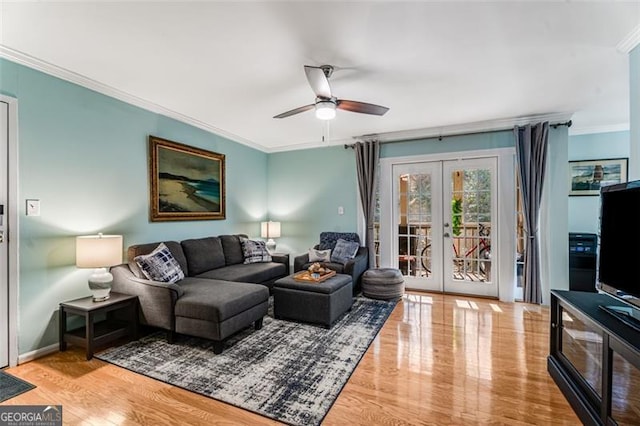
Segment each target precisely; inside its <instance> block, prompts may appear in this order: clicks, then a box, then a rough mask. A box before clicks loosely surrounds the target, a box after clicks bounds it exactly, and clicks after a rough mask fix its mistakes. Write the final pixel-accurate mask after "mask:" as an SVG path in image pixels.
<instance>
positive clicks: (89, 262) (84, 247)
mask: <svg viewBox="0 0 640 426" xmlns="http://www.w3.org/2000/svg"><path fill="white" fill-rule="evenodd" d="M120 263H122V235H102V234H98V235H86V236H82V237H76V266H77V267H78V268H106V267H108V266H114V265H118V264H120Z"/></svg>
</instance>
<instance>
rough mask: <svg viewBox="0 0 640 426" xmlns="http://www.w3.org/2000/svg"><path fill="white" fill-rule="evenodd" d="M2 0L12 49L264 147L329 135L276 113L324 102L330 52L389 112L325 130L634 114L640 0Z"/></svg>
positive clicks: (350, 82)
mask: <svg viewBox="0 0 640 426" xmlns="http://www.w3.org/2000/svg"><path fill="white" fill-rule="evenodd" d="M0 8H1V9H0V31H1V32H0V44H1V45H2V49H3V50H0V53H1V54H3V56H5V57H9V58H11V57H20V58H22V59H23V60H25V61H26V62H27V63H28V62H29V61H31V62H34V63H38V64H40V67H41V68H43V69H55V68H56V67H60V68H62V69H64V70H68V71H71V72H73V73H75V74H73V75H72V74H69V73H67V75H71V76H72V78H71V79H75V80H77V81H81V80H82V79H83V78H87V79H91V80H93V81H88V80H85V81H88V85H90V86H94V88H97V89H98V90H101V91H103V92H107V93H109V92H110V91H111V92H113V93H115V94H116V95H119V97H120V98H123V99H132V100H133V101H134V103H138V104H142V105H152V104H153V105H155V106H156V107H157V108H156V109H158V110H160V111H163V112H164V113H167V111H172V112H170V113H167V114H168V115H173V116H179V117H182V118H183V119H184V120H186V121H188V122H192V123H195V124H196V125H199V126H200V127H204V128H208V129H214V130H215V131H218V132H219V133H222V134H223V135H225V136H227V137H231V138H232V139H234V140H237V141H239V142H242V143H247V144H249V145H252V146H256V147H258V148H260V149H262V150H264V151H267V152H273V151H279V150H286V149H296V148H301V147H309V146H318V145H321V144H322V142H321V138H322V135H323V133H324V132H326V131H327V129H325V128H323V126H322V122H320V121H319V120H317V119H316V118H315V117H314V114H313V112H312V111H310V112H306V113H302V114H299V115H296V116H293V117H289V118H285V119H273V118H272V117H273V116H274V115H276V114H279V113H281V112H284V111H287V110H290V109H293V108H295V107H298V106H302V105H306V104H310V103H312V102H313V101H314V94H313V92H312V91H311V89H310V87H309V85H308V84H307V81H306V78H305V74H304V71H303V65H316V66H317V65H322V64H331V65H334V66H335V67H336V71H335V72H334V75H333V77H332V78H331V80H330V82H331V85H332V89H333V93H334V95H336V96H338V97H339V98H345V99H352V100H359V101H364V102H370V103H374V104H380V105H384V106H387V107H389V108H390V111H389V112H388V113H387V114H386V115H385V116H382V117H378V116H368V115H363V114H354V113H350V112H346V111H338V115H337V117H336V119H335V120H333V121H331V123H330V128H329V129H328V136H329V140H330V141H329V143H341V142H344V141H346V140H351V138H353V137H355V136H359V135H363V134H372V133H389V132H401V131H407V130H415V129H429V128H431V129H433V128H443V127H446V126H455V125H460V124H464V123H473V122H482V121H486V120H500V119H505V118H512V117H523V116H532V115H538V114H547V113H575V114H574V115H573V122H574V128H573V129H572V130H576V129H577V130H580V129H583V130H585V131H586V129H598V128H600V129H603V128H621V127H624V126H625V125H628V122H629V68H628V63H629V61H628V55H627V54H626V53H622V52H620V51H618V50H617V49H616V45H617V44H618V43H620V42H621V41H622V40H623V39H624V38H625V37H626V36H627V35H629V34H630V33H631V32H632V31H633V30H634V28H635V27H636V26H637V25H638V24H639V23H640V2H626V3H612V2H602V3H585V2H554V3H548V2H545V3H541V2H499V3H487V2H448V3H444V2H410V3H407V2H398V1H386V2H341V1H325V2H270V1H263V2H256V3H250V2H197V3H196V2H135V3H134V2H92V3H89V2H84V1H72V2H66V3H57V2H25V1H19V2H6V1H2V0H0ZM25 58H26V59H25ZM42 61H44V62H46V63H48V64H44V63H43V62H42ZM52 66H53V67H52ZM58 74H60V72H59V73H58ZM63 74H64V73H63ZM112 89H113V90H112Z"/></svg>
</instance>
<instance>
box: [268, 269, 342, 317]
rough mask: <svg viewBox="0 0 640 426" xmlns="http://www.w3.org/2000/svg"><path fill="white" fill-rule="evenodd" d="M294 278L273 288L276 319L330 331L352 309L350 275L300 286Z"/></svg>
mask: <svg viewBox="0 0 640 426" xmlns="http://www.w3.org/2000/svg"><path fill="white" fill-rule="evenodd" d="M294 275H295V274H294ZM294 275H290V276H288V277H285V278H281V279H279V280H278V281H276V282H275V283H274V284H273V313H274V317H275V318H277V319H289V320H294V321H303V322H310V323H315V324H322V325H324V326H325V327H327V328H330V327H331V326H332V325H333V323H334V322H335V321H336V320H337V319H338V318H339V317H340V316H341V315H342V314H344V313H345V312H347V311H348V310H349V309H351V305H352V304H353V296H352V282H351V275H345V274H335V275H334V276H332V277H329V278H328V279H326V280H324V281H321V282H300V281H297V280H296V279H295V276H294Z"/></svg>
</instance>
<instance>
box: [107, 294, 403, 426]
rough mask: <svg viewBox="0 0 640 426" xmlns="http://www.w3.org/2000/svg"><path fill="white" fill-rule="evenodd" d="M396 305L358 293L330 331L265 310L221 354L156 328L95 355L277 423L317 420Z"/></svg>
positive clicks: (195, 340)
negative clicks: (259, 322) (257, 324)
mask: <svg viewBox="0 0 640 426" xmlns="http://www.w3.org/2000/svg"><path fill="white" fill-rule="evenodd" d="M395 305H396V302H385V301H377V300H370V299H364V298H357V299H355V301H354V304H353V307H352V309H351V311H350V312H348V313H347V314H345V315H344V316H343V317H342V318H341V319H340V320H338V322H336V324H334V326H333V327H332V328H331V329H329V330H327V329H325V328H322V327H318V326H314V325H308V324H301V323H297V322H290V321H282V320H276V319H273V317H272V316H271V315H270V316H267V317H266V318H265V320H264V325H263V328H262V329H261V330H259V331H253V330H252V329H250V330H247V331H244V332H241V333H240V334H238V335H236V336H234V337H233V338H231V339H230V340H229V341H228V342H227V343H226V344H225V348H224V352H223V353H222V354H220V355H215V354H214V353H213V345H212V344H211V342H210V341H207V340H205V339H198V338H192V337H186V336H181V337H180V338H178V339H177V341H176V343H174V344H169V343H167V341H166V338H165V334H164V333H155V334H152V335H150V336H147V337H144V338H142V339H140V340H138V341H135V342H130V343H127V344H125V345H123V346H120V347H116V348H111V349H108V350H106V351H104V352H101V353H99V354H98V355H96V358H98V359H101V360H103V361H107V362H110V363H112V364H115V365H118V366H120V367H124V368H126V369H129V370H131V371H134V372H136V373H140V374H144V375H145V376H149V377H152V378H154V379H158V380H161V381H163V382H166V383H169V384H171V385H174V386H179V387H181V388H184V389H187V390H189V391H192V392H197V393H199V394H202V395H205V396H208V397H211V398H215V399H218V400H220V401H224V402H226V403H229V404H233V405H235V406H237V407H240V408H243V409H246V410H250V411H253V412H255V413H258V414H261V415H264V416H267V417H270V418H273V419H275V420H278V421H281V422H285V423H289V424H294V425H313V424H320V422H321V421H322V419H323V418H324V417H325V415H326V414H327V412H328V411H329V408H331V406H332V405H333V403H334V401H335V400H336V398H337V397H338V394H339V393H340V391H341V390H342V388H343V387H344V385H345V384H346V383H347V380H349V377H350V376H351V373H352V372H353V370H354V369H355V368H356V366H357V365H358V363H359V362H360V359H361V358H362V356H363V355H364V353H365V352H366V350H367V348H368V347H369V345H370V344H371V342H372V341H373V339H374V338H375V337H376V335H377V334H378V331H380V329H381V328H382V325H383V324H384V322H385V321H386V320H387V318H388V316H389V314H391V311H393V308H394V307H395Z"/></svg>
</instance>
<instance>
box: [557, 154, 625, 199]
mask: <svg viewBox="0 0 640 426" xmlns="http://www.w3.org/2000/svg"><path fill="white" fill-rule="evenodd" d="M627 163H628V159H627V158H607V159H602V160H581V161H569V195H571V196H575V195H600V188H601V187H603V186H608V185H613V184H616V183H621V182H626V181H627V172H628V164H627Z"/></svg>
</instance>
